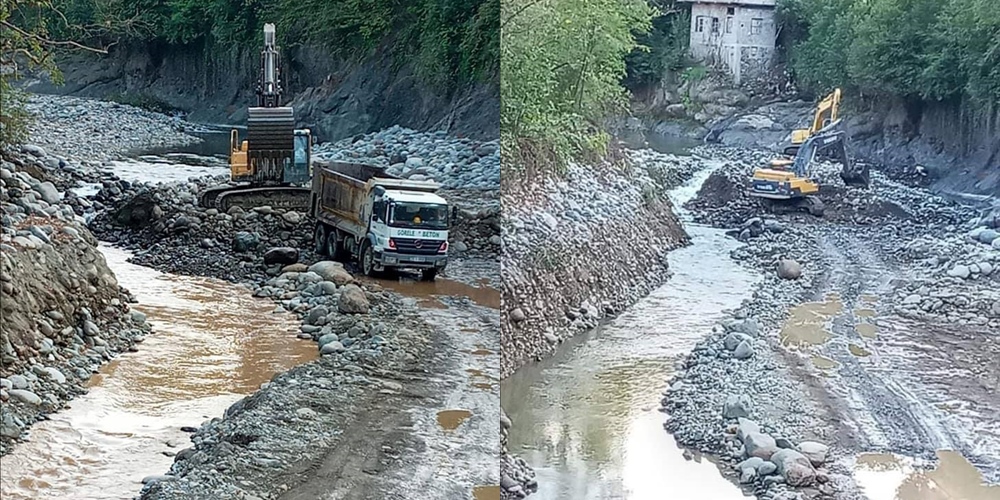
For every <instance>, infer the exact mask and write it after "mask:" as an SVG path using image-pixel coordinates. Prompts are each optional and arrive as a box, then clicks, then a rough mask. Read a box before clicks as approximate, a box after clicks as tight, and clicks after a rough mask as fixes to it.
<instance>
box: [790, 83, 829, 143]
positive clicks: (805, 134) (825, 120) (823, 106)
mask: <svg viewBox="0 0 1000 500" xmlns="http://www.w3.org/2000/svg"><path fill="white" fill-rule="evenodd" d="M840 100H841V91H840V89H834V91H833V92H831V93H830V94H829V95H827V96H826V97H824V98H823V100H822V101H820V102H819V104H817V105H816V111H815V112H814V113H813V120H812V125H811V126H810V127H809V128H804V129H797V130H793V131H792V141H791V142H792V143H791V145H790V146H787V147H785V149H784V151H783V152H784V154H786V155H788V156H795V155H796V154H797V153H798V150H799V147H800V146H801V145H802V144H804V143H805V142H806V140H807V139H809V137H810V136H812V135H813V134H817V133H819V131H820V130H823V129H824V128H826V127H827V126H829V125H830V124H831V123H834V122H836V121H837V120H839V119H840Z"/></svg>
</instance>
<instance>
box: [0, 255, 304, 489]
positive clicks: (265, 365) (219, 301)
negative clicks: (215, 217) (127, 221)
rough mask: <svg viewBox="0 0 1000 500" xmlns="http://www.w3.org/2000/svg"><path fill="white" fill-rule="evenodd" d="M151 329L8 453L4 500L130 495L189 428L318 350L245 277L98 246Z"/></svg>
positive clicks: (164, 465) (1, 479)
mask: <svg viewBox="0 0 1000 500" xmlns="http://www.w3.org/2000/svg"><path fill="white" fill-rule="evenodd" d="M101 250H102V252H103V253H104V255H105V257H106V259H107V260H108V265H109V266H110V267H111V269H112V270H113V271H114V272H115V274H116V275H117V277H118V282H119V283H120V284H121V285H122V286H124V287H125V288H128V289H129V290H131V291H132V293H133V294H134V295H135V296H136V298H137V299H138V301H139V303H138V304H133V307H134V308H135V309H137V310H140V311H142V312H144V313H145V314H146V315H147V318H148V320H149V322H150V323H151V324H152V325H153V329H154V332H155V333H154V334H153V335H150V336H149V337H148V338H147V339H146V340H145V342H143V343H142V344H139V352H137V353H128V354H123V355H121V356H120V357H119V358H117V359H116V360H114V361H112V362H111V363H108V364H106V365H104V366H103V367H102V368H101V370H100V374H98V375H95V376H94V377H93V378H92V379H91V381H90V383H89V386H90V392H89V393H88V394H86V395H84V396H81V397H79V398H77V399H75V400H73V401H72V402H71V403H70V409H68V410H64V411H62V412H59V413H56V414H54V415H52V416H51V420H48V421H43V422H39V423H37V424H35V425H34V426H33V427H32V429H31V435H30V440H29V441H28V442H25V443H21V444H19V445H18V446H17V447H16V448H15V449H14V451H13V453H11V454H9V455H7V456H5V457H3V459H2V468H3V474H2V475H0V487H2V492H3V500H22V499H24V500H27V499H67V500H70V499H73V500H78V499H88V500H102V499H131V498H133V497H134V496H136V494H137V493H138V491H139V489H140V488H141V487H142V485H141V483H140V480H141V479H142V478H143V477H145V476H148V475H154V474H163V473H164V472H166V471H167V470H168V469H169V467H170V464H171V463H172V462H173V458H172V455H173V454H175V453H176V452H178V451H180V450H181V449H183V448H186V447H189V446H191V443H190V439H189V438H190V435H189V434H187V433H184V432H181V431H180V428H181V427H182V426H198V425H200V424H201V423H202V422H203V421H205V420H206V419H209V418H213V417H218V416H221V415H222V413H223V412H224V411H225V409H226V408H227V407H228V406H229V405H231V404H232V403H234V402H235V401H237V400H238V399H240V398H241V397H243V396H245V395H247V394H249V393H252V392H253V391H255V390H257V389H258V388H259V387H260V385H261V384H262V383H264V382H267V381H268V380H270V379H271V377H272V376H273V375H274V374H275V373H278V372H282V371H285V370H287V369H289V368H292V367H294V366H296V365H299V364H301V363H305V362H307V361H310V360H313V359H315V358H316V357H317V356H318V352H317V349H316V345H315V343H313V342H310V341H304V340H299V339H297V338H296V337H295V334H296V331H297V328H296V327H297V324H298V322H297V321H296V320H295V319H294V317H293V316H291V315H290V314H284V313H282V314H275V313H273V310H274V303H273V302H271V301H268V300H263V299H254V298H253V297H251V295H250V293H249V292H248V291H247V290H246V289H244V288H242V287H239V286H236V285H233V284H230V283H226V282H222V281H217V280H211V279H202V278H193V277H181V276H175V275H168V274H162V273H158V272H156V271H154V270H152V269H149V268H145V267H141V266H135V265H132V264H129V263H128V262H126V258H127V257H128V255H127V254H126V253H125V252H123V251H121V250H118V249H115V248H111V247H106V246H102V248H101Z"/></svg>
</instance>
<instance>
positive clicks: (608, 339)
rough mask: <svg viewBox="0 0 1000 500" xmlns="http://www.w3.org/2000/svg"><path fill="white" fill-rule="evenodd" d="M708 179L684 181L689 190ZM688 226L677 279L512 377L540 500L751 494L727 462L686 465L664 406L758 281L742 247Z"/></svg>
mask: <svg viewBox="0 0 1000 500" xmlns="http://www.w3.org/2000/svg"><path fill="white" fill-rule="evenodd" d="M707 174H708V173H707V172H706V173H705V174H704V176H702V177H701V178H700V179H695V180H694V181H692V183H690V184H689V185H687V186H685V189H689V190H690V191H689V193H688V194H689V195H690V194H693V193H694V192H695V191H697V188H698V187H699V186H700V182H701V181H704V178H705V177H707ZM683 196H684V195H683V194H679V195H678V196H676V197H675V206H677V207H680V206H681V205H682V201H683ZM687 229H688V232H689V233H690V234H691V236H692V245H690V246H688V247H686V248H683V249H679V250H675V251H673V252H671V253H670V254H669V255H668V258H669V261H670V267H671V269H672V271H673V273H674V274H673V276H672V277H671V279H670V281H669V282H668V283H667V284H666V285H665V286H663V287H661V288H659V289H657V290H655V291H653V292H652V293H651V294H650V295H649V296H647V297H646V298H644V299H642V300H640V301H639V302H638V303H637V304H635V305H634V306H632V307H631V308H629V309H628V310H627V311H626V312H624V313H623V314H622V315H621V316H619V317H618V318H616V319H615V320H613V321H611V322H610V323H609V324H608V325H606V326H605V327H603V328H600V329H598V330H595V331H592V332H590V333H588V334H583V335H579V336H577V337H575V338H573V339H572V340H569V341H567V342H565V343H563V344H561V345H560V346H559V349H558V350H557V352H556V353H555V354H554V355H553V356H552V357H550V358H548V359H545V360H543V361H541V362H537V363H531V364H528V365H526V366H524V367H522V368H520V369H519V370H518V371H517V372H515V373H514V374H513V375H511V376H510V377H507V378H506V379H504V380H503V381H502V382H501V384H500V393H501V399H500V402H501V405H502V406H503V408H504V410H505V411H506V412H507V415H508V416H509V417H510V419H511V421H512V422H513V424H514V425H513V427H512V428H511V429H510V432H509V435H508V448H509V449H510V450H511V452H512V453H514V454H516V455H519V456H520V457H522V458H523V459H524V460H525V461H527V462H528V463H529V464H530V465H531V466H532V468H533V469H534V470H535V473H536V476H537V480H538V485H539V489H538V492H537V493H535V494H533V495H532V496H531V497H529V498H532V499H536V498H537V500H563V499H574V500H611V499H615V500H619V499H620V500H624V499H628V500H647V499H648V500H662V499H664V498H670V499H672V500H704V499H712V500H730V499H743V498H744V495H743V493H742V491H741V490H740V488H739V487H738V486H736V485H735V484H733V483H731V482H730V481H729V480H727V479H726V478H724V477H723V476H722V474H721V473H720V471H719V469H718V467H717V466H716V464H714V463H712V462H711V461H709V460H706V459H703V458H697V459H694V460H687V459H685V458H684V456H683V450H681V449H680V448H679V447H678V446H677V443H676V441H675V440H674V438H673V437H672V436H671V435H670V434H668V433H667V432H666V431H665V430H664V429H663V424H664V422H665V420H666V417H665V416H664V414H663V413H660V412H659V411H658V408H659V401H660V399H661V398H662V393H663V391H664V390H665V389H666V387H667V382H668V380H669V378H670V376H671V374H672V372H673V370H674V366H675V364H676V363H677V361H678V360H679V359H682V357H683V356H684V355H685V354H686V353H687V352H689V351H690V349H691V348H692V347H693V346H694V345H695V344H696V343H697V342H698V341H699V340H700V339H701V338H702V337H703V336H704V335H706V334H707V333H708V332H709V331H710V330H711V328H712V326H713V325H714V324H715V323H716V322H717V321H719V320H721V319H723V318H724V317H725V313H724V311H725V310H727V309H734V308H737V307H739V305H740V303H741V301H742V300H743V299H744V297H746V296H748V295H749V294H750V290H751V289H752V287H753V284H754V282H755V281H756V279H757V277H756V276H754V275H751V274H750V273H748V271H747V270H745V269H744V268H742V267H741V266H739V265H738V264H736V263H735V262H734V261H733V260H732V259H730V258H729V252H730V251H731V250H732V249H733V248H735V247H736V246H737V245H739V243H738V242H736V241H735V240H733V239H731V238H727V237H726V236H725V234H724V233H723V232H722V231H718V230H715V229H712V228H708V227H702V226H696V225H689V226H687ZM705 262H712V263H713V266H712V267H711V268H708V267H706V266H705V265H704V263H705Z"/></svg>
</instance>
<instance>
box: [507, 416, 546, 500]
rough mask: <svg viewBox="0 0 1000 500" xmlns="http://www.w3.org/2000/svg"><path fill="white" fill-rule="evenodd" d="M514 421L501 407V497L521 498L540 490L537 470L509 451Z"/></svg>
mask: <svg viewBox="0 0 1000 500" xmlns="http://www.w3.org/2000/svg"><path fill="white" fill-rule="evenodd" d="M511 425H512V423H511V421H510V418H508V417H507V413H506V412H504V411H503V408H501V409H500V451H501V455H500V498H501V500H520V499H521V498H526V497H527V496H528V495H530V494H532V493H534V492H535V491H537V490H538V483H537V482H536V481H535V471H534V470H532V469H531V467H530V466H528V464H527V463H526V462H525V461H524V459H522V458H519V457H515V456H513V455H511V454H510V453H509V452H508V451H507V434H508V432H509V431H510V427H511Z"/></svg>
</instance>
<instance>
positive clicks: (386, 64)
mask: <svg viewBox="0 0 1000 500" xmlns="http://www.w3.org/2000/svg"><path fill="white" fill-rule="evenodd" d="M259 57H260V54H259V52H258V50H257V49H253V50H237V49H231V50H222V49H218V48H214V49H210V48H204V47H198V46H194V47H191V46H183V47H175V46H166V45H162V44H157V43H150V44H145V43H142V44H140V43H126V44H122V45H115V46H113V47H112V48H111V49H110V54H109V55H107V56H102V57H97V56H92V55H75V56H73V57H72V58H70V59H68V60H65V61H62V62H60V64H59V66H60V69H61V70H62V72H63V75H64V78H65V85H64V86H55V85H53V84H51V83H49V82H48V81H46V80H32V81H29V82H26V84H27V89H28V90H30V91H32V92H38V93H57V94H62V95H74V96H85V97H96V98H100V99H106V98H109V97H112V96H122V95H125V96H127V97H128V98H129V99H130V100H134V101H135V102H141V101H148V102H155V103H158V104H160V105H164V106H167V107H170V108H176V109H178V110H182V111H183V112H185V113H186V114H187V116H188V118H189V119H190V120H192V121H197V122H211V123H240V124H241V123H242V122H243V121H245V119H246V111H245V109H246V106H247V105H248V104H250V103H251V100H252V99H255V96H254V90H253V89H254V86H255V82H256V79H257V71H258V69H259V65H260V63H259ZM286 62H287V63H288V64H287V66H288V67H287V68H285V71H286V74H287V79H288V81H287V82H286V87H287V91H286V95H288V96H289V97H290V98H292V102H291V103H290V104H291V105H292V106H294V107H295V108H296V118H297V120H298V124H299V126H303V127H309V128H310V129H312V131H313V133H314V134H315V135H316V136H318V137H319V138H321V139H322V140H325V141H332V140H337V139H341V138H344V137H351V136H353V135H357V134H364V133H368V132H373V131H376V130H379V129H383V128H387V127H390V126H393V125H401V126H405V127H409V128H413V129H418V130H438V129H443V130H447V131H450V132H452V133H460V134H463V135H466V136H469V137H478V138H485V139H486V140H489V139H494V138H496V137H497V136H498V135H499V118H498V117H499V112H500V111H499V110H500V100H499V90H498V87H497V85H496V84H495V83H482V84H472V85H468V86H466V87H464V88H461V89H458V90H455V91H453V92H445V91H443V90H441V89H439V88H435V87H434V86H431V85H428V84H426V83H425V82H424V81H423V80H421V79H420V78H418V77H417V75H416V73H415V69H414V68H415V66H414V63H412V62H411V61H401V60H396V59H395V58H393V57H391V56H388V55H385V54H382V53H379V54H375V55H372V56H370V57H367V58H365V59H364V60H362V61H345V60H340V59H336V58H333V57H331V56H330V55H329V51H326V50H321V49H318V48H315V47H305V46H299V47H296V48H294V49H291V50H290V52H289V53H288V54H287V55H286Z"/></svg>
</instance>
